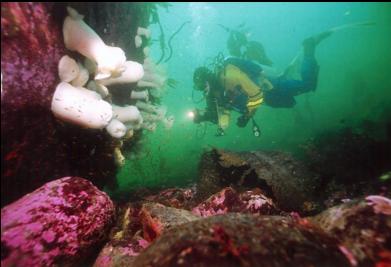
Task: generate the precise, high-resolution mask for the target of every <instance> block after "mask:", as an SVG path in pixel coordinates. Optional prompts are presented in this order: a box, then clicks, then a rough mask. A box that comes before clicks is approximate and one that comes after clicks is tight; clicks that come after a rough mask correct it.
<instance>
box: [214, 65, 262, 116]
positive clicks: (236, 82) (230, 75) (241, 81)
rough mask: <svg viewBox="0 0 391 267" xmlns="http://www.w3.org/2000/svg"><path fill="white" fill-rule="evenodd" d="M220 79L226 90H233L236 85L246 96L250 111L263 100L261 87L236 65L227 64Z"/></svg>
mask: <svg viewBox="0 0 391 267" xmlns="http://www.w3.org/2000/svg"><path fill="white" fill-rule="evenodd" d="M220 80H221V82H222V84H223V85H224V88H225V90H226V91H228V92H229V91H232V92H233V91H234V90H235V88H237V87H238V86H239V87H240V88H241V89H242V90H243V92H244V93H245V94H246V95H247V96H248V103H247V107H248V110H249V112H250V113H252V112H253V111H254V110H255V109H256V108H257V107H259V105H260V104H261V103H262V102H263V94H262V90H261V88H260V87H259V86H258V85H257V84H255V83H254V82H253V81H252V80H251V79H250V78H249V77H248V76H247V74H246V73H245V72H243V71H241V70H240V69H239V68H238V67H236V66H234V65H231V64H228V65H227V66H226V67H225V71H223V72H222V73H221V74H220Z"/></svg>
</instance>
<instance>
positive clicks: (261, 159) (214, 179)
mask: <svg viewBox="0 0 391 267" xmlns="http://www.w3.org/2000/svg"><path fill="white" fill-rule="evenodd" d="M200 169H201V177H200V181H199V182H198V188H197V195H196V197H197V199H201V200H203V199H205V196H207V195H211V194H213V193H216V192H218V191H219V190H220V189H221V188H223V187H225V186H231V187H233V188H235V189H238V190H239V192H241V191H244V190H248V189H251V188H254V187H259V188H261V189H262V191H263V192H264V193H265V194H266V196H267V197H270V198H272V199H273V200H274V201H275V203H276V205H277V206H278V207H280V208H281V209H282V210H286V211H304V210H305V207H304V206H305V202H307V201H312V200H313V199H314V189H315V186H314V184H315V177H316V175H314V174H313V173H311V172H310V171H309V170H307V169H306V168H305V166H304V164H303V163H300V162H299V161H298V160H295V159H294V158H293V157H292V156H291V155H289V154H286V153H283V152H262V151H254V152H238V153H235V152H229V151H224V150H212V151H211V152H208V153H205V154H204V156H203V159H202V161H201V166H200Z"/></svg>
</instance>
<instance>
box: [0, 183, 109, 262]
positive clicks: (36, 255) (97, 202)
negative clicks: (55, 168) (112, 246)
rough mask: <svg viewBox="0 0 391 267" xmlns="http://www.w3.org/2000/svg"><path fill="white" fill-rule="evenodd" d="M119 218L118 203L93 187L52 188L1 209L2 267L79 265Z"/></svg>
mask: <svg viewBox="0 0 391 267" xmlns="http://www.w3.org/2000/svg"><path fill="white" fill-rule="evenodd" d="M82 192H85V193H82ZM113 218H114V205H113V203H112V201H111V200H110V198H109V197H108V196H107V195H106V194H105V193H104V192H101V191H99V190H98V189H97V188H96V187H95V186H94V185H93V184H92V183H91V182H89V181H87V180H85V179H83V178H79V177H64V178H61V179H58V180H55V181H52V182H50V183H46V184H45V185H44V186H42V187H40V188H38V189H37V190H35V191H34V192H32V193H30V194H28V195H26V196H24V197H23V198H21V199H19V200H17V201H16V202H13V203H12V204H10V205H8V206H5V207H4V208H3V209H2V210H1V244H2V260H1V266H5V267H6V266H25V267H28V266H34V267H36V266H52V265H58V264H60V265H66V264H75V263H78V262H79V261H80V260H82V259H85V258H86V257H88V255H89V254H90V253H91V252H92V251H93V249H94V245H99V243H100V242H101V241H102V240H103V239H104V238H105V237H106V234H107V231H108V230H109V227H110V226H111V223H112V221H113Z"/></svg>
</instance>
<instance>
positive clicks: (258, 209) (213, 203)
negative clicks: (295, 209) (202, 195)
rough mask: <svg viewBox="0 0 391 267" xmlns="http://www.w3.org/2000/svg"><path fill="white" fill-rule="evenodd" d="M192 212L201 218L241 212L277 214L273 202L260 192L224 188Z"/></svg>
mask: <svg viewBox="0 0 391 267" xmlns="http://www.w3.org/2000/svg"><path fill="white" fill-rule="evenodd" d="M192 212H193V213H194V214H196V215H199V216H202V217H209V216H213V215H217V214H226V213H227V212H242V213H253V214H262V215H270V214H278V212H279V211H278V209H277V208H276V207H275V205H274V203H273V201H272V200H271V199H270V198H268V197H266V196H265V195H264V194H262V192H261V190H260V189H258V188H256V189H254V190H249V191H245V192H243V193H240V194H239V193H237V192H236V191H235V190H234V189H232V188H231V187H227V188H224V189H223V190H221V191H220V192H218V193H217V194H214V195H213V196H211V197H210V198H208V199H207V200H205V201H204V202H202V203H200V204H199V205H198V206H197V207H195V208H194V209H193V210H192Z"/></svg>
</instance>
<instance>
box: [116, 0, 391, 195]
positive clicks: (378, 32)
mask: <svg viewBox="0 0 391 267" xmlns="http://www.w3.org/2000/svg"><path fill="white" fill-rule="evenodd" d="M159 16H160V21H161V24H162V26H163V29H164V33H165V36H166V40H167V39H168V38H169V36H171V35H172V34H173V33H174V32H175V31H176V30H177V29H178V28H179V27H180V26H181V25H182V24H183V23H184V22H186V21H190V23H187V24H186V25H185V26H184V27H183V29H182V30H181V31H180V32H179V33H178V34H177V35H176V36H175V38H174V39H173V40H172V47H173V56H172V58H171V59H170V60H169V61H168V62H167V63H165V64H163V66H164V67H165V68H166V71H167V73H168V76H169V77H170V78H172V79H175V80H176V81H177V82H178V85H177V87H176V88H175V89H172V88H167V89H166V94H165V96H164V98H163V104H164V105H165V106H167V108H168V114H172V115H174V116H175V123H174V126H173V127H172V128H171V129H169V130H166V129H164V127H159V129H158V130H157V131H156V132H154V133H148V134H147V138H145V140H144V141H143V149H142V152H141V153H140V154H139V155H138V157H136V158H135V156H134V155H133V156H132V155H128V156H127V157H126V158H127V159H128V160H127V163H126V165H125V166H124V167H123V168H122V169H121V170H120V172H119V174H118V177H117V178H118V181H119V185H120V188H121V189H122V190H127V189H129V188H134V187H137V186H155V185H161V184H164V185H169V186H173V185H182V184H185V183H188V182H189V181H191V180H193V179H195V178H196V177H197V167H198V164H199V158H200V155H201V154H202V152H203V151H204V150H205V149H207V148H209V147H219V148H226V149H231V150H235V151H241V150H258V149H272V150H282V151H290V152H294V153H300V151H301V149H302V146H303V145H304V144H305V143H306V142H307V141H308V140H310V139H311V138H312V137H314V136H316V135H317V134H319V133H322V132H325V131H326V130H330V129H339V128H342V127H346V126H353V127H355V126H356V125H358V124H359V123H360V122H361V121H363V120H372V121H375V122H380V121H383V120H385V119H386V118H387V116H389V115H390V113H391V91H390V90H391V79H390V70H391V52H390V47H391V26H390V25H391V24H390V21H391V4H389V3H172V6H171V7H170V8H169V9H168V11H166V10H164V9H159ZM364 21H370V22H373V23H375V24H374V25H373V26H361V27H351V28H347V29H345V30H340V31H336V32H335V33H334V34H333V35H332V36H330V37H329V38H327V39H326V40H324V41H323V42H322V43H321V44H320V45H319V46H318V48H317V51H316V58H317V60H318V63H319V65H320V73H319V81H318V87H317V90H316V91H315V92H310V93H306V94H303V95H300V96H297V97H296V101H297V105H296V106H295V107H294V108H289V109H287V108H285V109H284V108H283V109H276V108H271V107H267V106H266V105H263V106H261V107H260V108H259V109H258V111H257V113H256V116H255V120H256V121H257V123H258V124H259V125H260V127H261V131H262V135H261V137H259V138H257V137H255V136H253V134H252V130H251V124H250V123H249V124H248V125H247V127H246V128H238V127H237V126H236V125H235V122H236V118H237V116H238V114H237V113H232V117H231V126H230V128H229V129H228V130H227V132H226V136H224V137H216V136H215V132H216V126H215V125H212V124H207V125H206V126H199V125H196V124H194V123H193V122H192V120H191V119H189V118H188V117H187V112H188V111H190V110H192V109H194V108H195V107H198V108H203V107H204V106H205V104H204V103H195V102H194V100H199V99H201V98H202V95H201V94H200V93H199V92H195V93H194V97H192V93H193V92H192V90H193V82H192V77H193V71H194V69H195V68H196V67H198V66H201V65H204V64H206V63H208V62H210V59H211V58H213V57H215V56H216V55H217V54H218V53H219V52H222V53H223V54H224V55H225V56H228V51H227V47H226V41H227V38H228V33H227V32H226V31H224V30H223V28H222V27H220V26H219V25H218V24H222V25H224V26H226V27H229V28H234V29H236V28H238V27H239V25H242V26H243V25H244V26H245V28H247V31H246V33H247V37H248V39H249V40H253V41H258V42H261V43H262V44H263V46H264V47H265V49H266V53H267V55H268V57H269V58H270V59H271V60H272V61H273V62H274V67H276V68H277V69H279V70H283V69H284V68H285V67H286V66H287V64H289V62H291V60H292V59H293V57H294V56H295V55H296V54H297V52H298V51H299V50H300V49H301V42H302V40H303V39H304V38H306V37H309V36H311V35H313V34H317V33H320V32H322V31H325V30H328V29H330V28H333V27H336V26H340V25H346V24H351V23H357V22H364ZM150 29H151V30H152V36H153V37H152V39H155V40H157V39H158V38H159V36H160V34H161V33H160V29H159V27H158V25H156V24H155V25H151V26H150ZM151 49H152V58H154V59H155V60H158V59H159V58H160V56H161V49H160V46H159V44H158V42H155V43H154V44H153V45H152V47H151ZM193 98H194V99H193ZM374 134H376V135H377V137H378V138H381V137H382V135H383V129H382V127H379V128H378V129H376V130H375V133H374Z"/></svg>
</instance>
